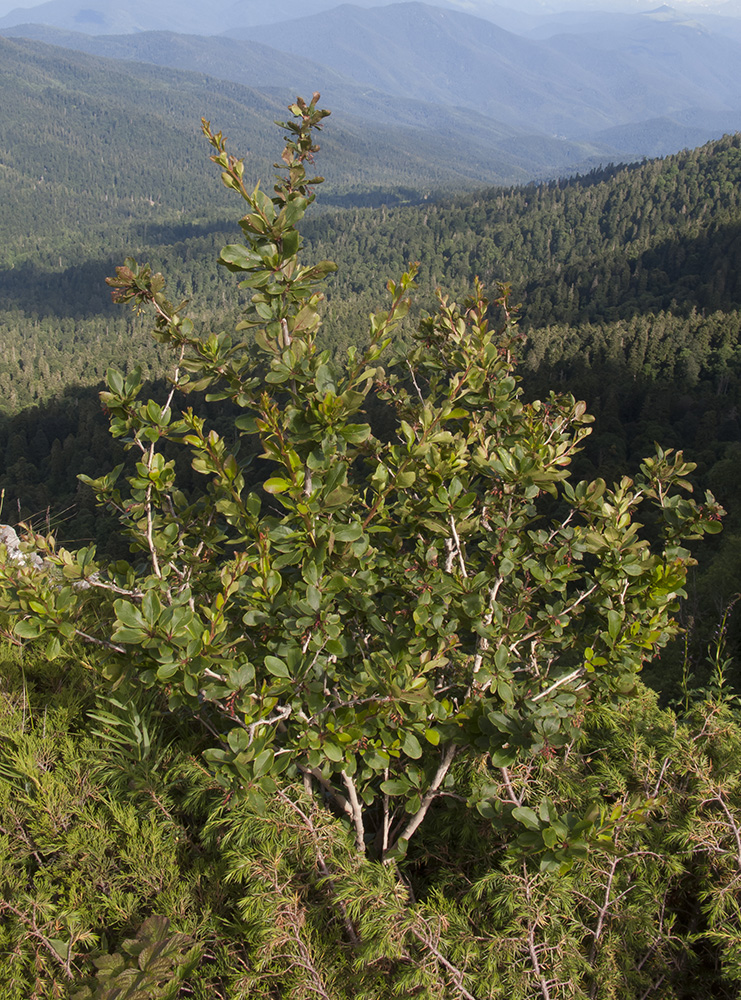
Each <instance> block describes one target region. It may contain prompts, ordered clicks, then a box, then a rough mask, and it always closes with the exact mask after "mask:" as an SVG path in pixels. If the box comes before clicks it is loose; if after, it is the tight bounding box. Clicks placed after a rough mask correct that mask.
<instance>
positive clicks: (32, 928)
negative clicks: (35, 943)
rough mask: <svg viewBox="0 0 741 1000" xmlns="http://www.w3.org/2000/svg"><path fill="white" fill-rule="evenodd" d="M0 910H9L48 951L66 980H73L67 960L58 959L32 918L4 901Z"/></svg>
mask: <svg viewBox="0 0 741 1000" xmlns="http://www.w3.org/2000/svg"><path fill="white" fill-rule="evenodd" d="M2 910H9V911H10V912H11V913H14V914H15V915H16V917H18V919H19V920H20V921H21V923H22V924H24V925H25V926H26V928H27V929H28V933H29V934H30V935H31V937H35V938H36V939H37V940H39V941H40V942H41V944H42V945H43V947H44V948H45V949H46V951H48V952H49V954H50V955H51V956H52V958H53V959H54V960H55V961H56V962H58V963H59V965H61V966H62V968H63V969H64V973H65V975H66V976H67V978H68V979H72V978H73V976H72V969H71V968H70V962H69V960H68V961H66V962H65V961H64V959H63V958H60V956H59V955H58V954H57V952H56V949H55V948H54V945H53V944H52V943H51V941H50V940H49V938H48V937H46V935H45V934H42V932H41V931H40V930H39V929H38V927H37V926H36V920H35V918H34V917H29V916H28V914H27V913H24V912H23V910H19V909H18V907H16V906H13V904H12V903H8V902H6V900H4V899H0V911H2Z"/></svg>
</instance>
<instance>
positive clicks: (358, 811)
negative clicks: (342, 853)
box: [341, 771, 365, 854]
mask: <svg viewBox="0 0 741 1000" xmlns="http://www.w3.org/2000/svg"><path fill="white" fill-rule="evenodd" d="M341 773H342V780H343V782H344V783H345V788H346V789H347V797H348V798H349V800H350V809H351V810H352V813H351V814H352V820H353V823H354V824H355V846H356V847H357V849H358V851H359V852H360V854H365V827H364V826H363V807H362V806H361V805H360V801H359V799H358V793H357V790H356V788H355V782H354V781H353V780H352V778H351V777H350V775H349V774H348V773H347V772H346V771H342V772H341Z"/></svg>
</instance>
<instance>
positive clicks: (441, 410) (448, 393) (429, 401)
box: [0, 95, 741, 1000]
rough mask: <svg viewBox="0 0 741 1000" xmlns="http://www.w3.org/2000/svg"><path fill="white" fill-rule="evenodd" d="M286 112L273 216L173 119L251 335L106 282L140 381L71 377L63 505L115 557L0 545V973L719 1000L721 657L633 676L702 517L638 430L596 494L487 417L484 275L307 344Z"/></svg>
mask: <svg viewBox="0 0 741 1000" xmlns="http://www.w3.org/2000/svg"><path fill="white" fill-rule="evenodd" d="M317 99H318V95H317V96H315V99H314V101H313V102H312V103H311V105H306V104H305V103H303V102H301V101H299V102H298V103H297V104H296V105H294V106H293V107H292V108H291V111H292V113H293V114H294V116H295V119H296V120H295V121H291V122H289V123H288V124H287V125H286V126H285V128H286V130H287V131H288V137H287V145H286V149H285V151H284V156H283V163H284V164H285V173H284V174H283V175H282V176H281V179H280V180H279V182H278V184H277V186H276V188H275V193H274V195H273V196H272V197H269V196H268V195H266V194H265V193H263V192H262V191H261V190H259V189H254V190H253V189H252V188H251V187H248V186H245V184H244V182H243V164H242V163H241V161H239V160H236V159H235V158H234V157H233V156H231V155H230V154H229V153H228V151H227V150H226V149H225V147H224V142H223V138H222V136H221V134H220V133H218V134H214V133H213V132H212V131H211V130H210V128H209V127H208V125H205V129H204V130H205V132H206V135H207V138H208V139H209V141H210V142H211V144H212V146H213V147H214V150H215V152H214V154H213V159H214V160H215V162H216V163H217V164H218V166H219V167H220V169H221V170H222V171H223V177H224V179H225V182H226V183H227V186H229V187H231V188H233V189H234V190H236V191H237V193H238V194H240V195H241V196H242V198H243V199H244V202H245V203H246V215H245V216H244V217H243V218H242V220H241V222H240V228H241V233H242V235H241V237H240V239H239V242H233V243H231V244H230V245H228V246H226V247H225V248H224V249H223V250H222V252H221V258H220V259H221V261H222V263H223V264H224V265H225V266H226V267H228V268H229V269H230V270H232V271H234V272H236V273H237V274H238V275H239V276H240V279H241V280H242V281H243V282H244V283H246V286H247V288H249V289H250V292H249V294H250V295H251V302H250V303H249V305H248V306H247V308H246V309H245V310H244V311H243V313H244V314H243V318H242V322H241V324H240V328H239V329H238V330H237V331H236V332H237V334H240V331H241V330H249V331H251V333H254V335H255V345H254V346H253V345H252V344H251V343H249V342H246V343H242V341H241V339H239V337H238V338H236V339H235V338H232V337H231V336H227V335H226V334H221V335H219V336H216V335H212V336H209V337H201V336H199V335H198V332H197V330H196V328H195V327H194V325H193V324H192V323H191V322H190V320H189V319H188V317H187V313H186V311H185V304H179V305H178V304H174V303H173V302H171V301H170V300H169V299H168V298H167V297H166V294H165V283H164V279H163V278H162V276H161V275H159V274H156V273H153V272H152V271H151V269H150V268H149V267H146V266H139V265H137V264H136V262H135V261H133V260H131V259H129V260H127V261H126V263H125V264H124V265H123V266H120V267H119V268H118V270H117V274H116V277H115V278H112V279H111V281H110V283H111V285H112V286H113V288H114V289H115V293H116V297H117V299H118V300H119V301H120V302H122V303H131V304H132V305H133V306H134V307H135V308H146V309H147V310H150V311H151V313H152V315H153V318H154V325H155V333H156V336H157V339H158V341H159V342H160V343H161V344H162V345H163V346H165V347H167V348H168V349H170V350H171V351H173V353H174V364H175V368H174V371H173V374H172V379H171V385H170V387H169V389H168V390H166V397H165V398H161V399H160V400H159V401H157V400H156V399H154V398H151V397H150V398H146V397H145V398H142V385H141V381H140V378H139V377H138V375H130V376H128V377H125V376H124V375H123V374H122V373H121V372H118V371H116V370H115V369H112V370H111V371H110V372H109V376H108V390H107V391H106V393H105V394H104V396H103V399H104V402H105V404H106V406H107V408H108V412H109V418H110V427H111V432H112V435H113V437H114V438H116V439H117V440H119V441H120V442H121V443H122V444H123V445H124V447H125V449H126V451H128V452H131V453H132V454H133V456H134V457H135V459H136V462H135V464H134V465H133V466H132V467H131V468H130V469H129V470H128V471H124V470H123V469H122V468H118V469H117V470H115V471H114V472H113V473H111V474H107V475H103V476H100V477H98V478H96V479H95V480H92V481H89V485H91V486H92V487H93V489H94V491H95V493H96V494H97V496H98V499H99V501H100V502H101V503H105V504H106V505H109V506H110V507H112V508H113V509H114V511H115V512H116V518H117V521H118V524H119V531H120V532H121V534H122V536H123V537H124V538H125V539H126V540H127V541H128V542H129V545H130V554H129V556H128V558H124V559H120V560H117V561H115V562H112V563H108V564H105V563H103V564H101V563H99V562H98V561H97V558H96V554H95V552H94V551H93V550H92V549H91V548H89V547H85V548H82V549H79V550H77V551H69V550H67V549H65V548H63V547H60V546H58V545H57V544H56V541H55V540H54V539H53V537H50V536H46V535H44V534H42V533H34V532H30V533H28V534H27V535H26V537H25V540H24V541H21V543H20V545H18V544H17V543H16V539H15V538H14V535H13V532H12V531H11V530H9V529H8V528H3V536H2V537H3V545H2V547H1V548H0V551H1V553H2V558H1V559H0V627H1V628H2V630H3V634H4V636H5V638H6V639H7V641H8V642H9V643H10V644H11V646H12V647H14V649H13V650H12V651H9V652H8V654H7V655H6V660H5V663H4V669H3V671H2V674H0V676H2V684H3V694H4V699H3V702H2V704H3V709H2V716H1V717H0V725H1V726H2V732H3V740H2V743H0V801H2V803H3V817H4V819H3V827H2V831H1V836H0V859H1V863H0V916H1V918H2V919H1V923H0V935H2V937H1V938H0V940H1V941H2V947H3V950H4V952H5V954H6V956H7V962H6V968H5V970H4V973H3V974H4V975H5V976H6V981H5V983H4V984H3V986H4V988H5V990H6V992H7V994H8V996H9V997H10V998H11V1000H15V998H16V997H17V998H18V1000H20V998H21V997H26V996H28V995H29V993H30V992H31V991H33V992H35V993H36V995H38V996H40V997H52V996H68V997H70V998H76V1000H92V998H96V1000H102V998H104V997H113V996H116V995H120V993H121V991H122V990H123V991H128V992H129V994H134V995H135V990H138V991H139V992H140V993H142V994H143V995H144V996H149V997H151V998H162V1000H164V998H165V997H167V996H170V997H173V996H176V995H180V996H183V997H184V996H188V995H195V996H200V997H203V998H204V1000H205V997H207V996H210V997H213V996H221V997H227V996H228V997H229V998H230V1000H232V998H240V997H244V998H245V1000H246V998H247V997H250V998H252V997H264V998H265V1000H268V998H270V1000H272V998H275V997H286V998H288V997H292V998H295V1000H299V998H304V997H306V996H307V995H311V994H314V995H317V996H320V997H323V998H324V1000H345V998H346V1000H361V998H364V997H366V998H368V1000H371V998H373V1000H383V998H385V997H389V998H390V997H392V996H399V995H404V996H414V995H419V996H426V997H437V998H439V1000H448V998H451V1000H452V998H457V997H464V998H466V1000H472V998H473V1000H483V998H498V997H502V998H505V997H507V998H513V1000H520V998H521V1000H525V998H532V997H533V996H536V997H537V996H540V997H542V998H543V1000H551V998H555V997H557V996H560V997H566V998H574V1000H586V998H587V997H596V996H601V995H620V996H625V997H631V998H632V997H635V998H636V1000H637V998H639V997H641V998H644V1000H647V998H649V997H657V998H658V997H662V998H667V997H668V998H677V1000H679V998H685V997H690V996H692V997H711V996H713V997H728V998H729V1000H730V997H732V996H735V995H736V994H737V992H738V983H739V980H740V979H741V966H740V965H739V957H740V956H739V949H738V942H739V938H740V937H741V931H740V929H739V926H738V912H739V911H738V892H739V889H738V873H739V867H740V866H741V856H739V824H738V820H737V816H738V811H739V805H740V803H739V798H738V796H739V779H738V759H739V757H738V743H739V735H740V734H739V722H738V709H737V703H736V701H735V700H734V699H733V698H732V697H730V696H729V693H728V690H727V680H726V676H725V664H724V659H723V657H724V642H723V637H722V636H721V637H719V639H718V641H717V643H716V647H715V654H716V660H717V662H716V669H715V671H714V675H713V683H712V686H711V690H710V692H709V696H706V697H705V698H702V697H698V696H696V695H693V693H692V692H691V691H690V689H689V685H685V688H684V692H683V694H684V701H683V703H682V705H681V714H677V713H675V712H672V711H667V710H664V711H662V710H659V709H658V708H657V706H656V700H655V697H654V696H653V695H651V694H650V693H649V692H647V691H646V690H645V689H644V688H643V687H642V686H641V684H640V682H639V681H638V679H637V676H636V675H637V672H638V671H639V670H640V668H641V666H642V664H643V663H644V662H646V661H650V660H651V659H652V658H653V657H654V656H655V655H656V654H657V652H658V651H659V650H660V649H661V648H662V647H663V646H664V645H665V644H666V642H667V641H668V639H669V638H670V636H671V635H672V634H674V633H676V631H677V628H678V626H677V621H676V611H677V601H678V598H679V597H681V596H682V593H683V587H684V584H685V581H686V576H687V572H688V570H689V568H690V567H691V565H692V558H691V555H690V552H689V550H688V548H687V547H686V543H687V542H688V541H691V540H693V539H696V538H699V537H700V536H701V535H702V534H704V533H712V534H714V533H716V532H717V530H718V528H719V518H720V517H721V515H722V511H721V510H720V508H719V507H718V505H717V504H716V503H715V501H714V500H713V498H712V496H711V495H709V494H708V495H705V497H704V500H699V499H693V498H692V497H691V496H690V493H689V486H690V484H689V483H688V481H687V475H688V474H689V473H690V472H691V471H692V469H691V467H690V466H688V465H687V464H686V463H685V462H684V460H683V459H682V457H681V456H680V455H676V454H674V453H672V452H668V451H663V450H661V449H657V450H656V451H655V453H654V455H653V457H650V458H646V459H645V460H644V461H643V462H642V463H641V465H640V468H639V469H637V470H636V472H635V479H634V480H631V479H627V478H625V479H622V480H621V481H620V482H618V483H615V484H613V485H608V484H607V483H605V482H604V481H603V480H600V479H596V480H592V481H588V480H583V481H580V482H577V479H576V477H574V476H572V475H571V474H570V468H569V467H570V465H571V459H572V457H574V456H575V455H576V454H577V452H578V450H579V447H580V444H581V442H582V441H583V439H584V437H585V435H586V433H587V430H588V425H589V423H590V420H591V418H589V417H588V416H587V414H586V413H585V407H584V404H582V403H578V402H577V401H576V400H575V399H574V397H573V396H571V395H570V394H568V393H554V392H551V393H549V394H548V395H544V396H543V397H542V398H541V399H538V400H531V401H528V399H527V398H526V397H525V396H524V394H523V392H522V389H521V387H520V386H519V385H518V382H517V379H516V377H515V372H516V362H515V359H514V353H515V351H516V350H517V347H518V345H519V344H520V343H521V335H520V334H519V332H518V331H517V328H516V326H515V325H514V323H513V319H512V315H511V312H510V311H509V309H508V299H507V295H506V291H505V290H504V289H501V296H500V299H499V300H498V301H497V302H495V303H492V304H491V306H492V308H490V307H489V306H490V304H489V303H488V302H487V301H486V300H485V299H484V297H483V291H482V289H481V287H480V286H479V287H477V288H476V289H475V296H474V298H472V299H470V300H468V301H466V302H465V303H463V304H461V306H458V305H456V304H455V303H453V302H452V300H451V299H449V298H446V297H442V298H441V299H440V300H439V303H438V307H437V310H436V312H435V314H434V315H432V316H430V317H429V318H427V319H425V320H423V322H422V323H421V324H420V325H419V327H418V329H417V331H416V333H415V334H414V336H413V338H412V346H411V349H408V348H407V347H406V345H405V344H404V342H402V343H401V344H400V345H399V346H400V348H401V350H399V351H397V352H395V353H391V354H390V353H389V348H390V346H391V345H390V340H391V337H390V334H391V333H392V331H393V329H394V327H395V326H396V324H398V322H399V321H400V320H401V318H402V317H403V316H404V314H405V312H406V311H407V309H408V305H407V299H408V296H409V294H410V293H411V292H412V285H413V274H412V273H406V274H404V276H403V277H402V278H401V280H400V281H398V282H397V283H393V282H391V283H390V284H389V289H388V291H389V293H390V301H389V302H388V306H387V308H386V309H385V310H384V311H382V312H378V313H376V314H374V315H373V316H372V317H371V321H370V336H369V338H368V343H367V346H366V347H359V348H352V349H351V350H350V351H349V352H348V355H347V358H346V360H345V362H344V363H342V362H340V361H339V360H336V359H333V358H332V356H331V353H330V352H329V351H328V350H324V351H323V350H321V348H320V346H319V345H318V343H317V338H316V332H317V329H318V327H319V323H320V315H319V311H318V309H319V304H320V298H319V295H318V291H319V289H320V287H321V285H322V282H323V279H324V277H325V276H326V275H327V274H328V273H330V272H331V271H332V269H333V267H334V265H332V264H331V263H329V262H326V261H325V262H322V263H314V264H311V263H309V264H304V262H303V258H302V257H301V250H302V247H301V237H300V235H299V233H298V231H297V229H296V225H297V223H298V222H299V221H300V220H301V218H302V216H303V214H304V212H305V211H306V209H307V208H308V207H309V204H310V203H311V201H312V200H313V195H312V194H311V193H310V191H309V189H308V186H309V183H310V182H309V180H308V179H307V176H306V173H305V166H306V163H307V159H308V158H309V157H310V155H311V154H313V153H314V152H316V148H315V146H313V144H312V143H313V138H312V133H313V131H314V130H316V129H317V128H318V127H319V126H320V125H321V122H322V120H323V118H324V117H325V115H326V113H325V112H322V111H321V110H319V109H318V108H317V107H316V100H317ZM382 360H383V361H384V362H385V364H384V367H381V365H380V364H379V362H380V361H382ZM203 389H207V390H208V391H209V393H210V396H211V398H213V399H214V400H215V401H219V400H221V401H222V402H226V401H229V402H230V403H231V407H232V409H231V412H230V413H229V414H228V417H229V421H228V425H227V426H228V432H227V433H220V432H219V431H217V430H216V429H215V428H213V427H211V425H210V422H208V421H206V420H205V418H203V417H202V415H201V414H200V412H199V411H200V405H198V404H197V401H198V397H197V395H196V396H194V395H192V393H193V392H195V393H197V392H199V391H201V390H203ZM181 392H182V393H185V394H186V396H189V398H190V400H191V401H195V402H196V404H197V410H195V411H194V410H190V409H182V410H180V412H178V411H177V410H176V409H175V407H176V400H177V399H178V398H179V394H180V393H181ZM366 404H367V407H368V410H369V412H370V414H371V420H372V421H373V423H374V424H375V426H373V425H372V423H371V422H369V420H368V414H366V413H365V407H366ZM177 405H179V404H177ZM171 449H175V450H179V451H181V452H184V453H185V454H186V456H187V457H188V459H189V460H190V466H191V469H192V470H193V471H195V473H196V474H197V475H198V476H200V477H202V482H204V483H206V484H207V485H206V488H205V489H203V488H202V489H198V490H192V489H191V487H190V484H189V483H188V482H187V481H186V482H184V481H182V480H181V478H180V473H179V471H178V468H177V464H176V462H175V461H174V460H173V459H171V458H170V457H169V456H170V454H171ZM256 453H262V455H261V457H262V458H263V459H267V470H266V471H267V477H268V478H264V477H260V480H261V482H258V481H257V480H255V479H254V477H253V475H252V466H253V464H254V457H255V454H256ZM639 515H640V521H639V520H638V517H639ZM641 522H645V525H644V523H641ZM63 679H64V680H63ZM70 679H73V680H74V684H73V685H70V684H69V683H68V682H69V680H70ZM64 681H66V682H67V683H65V682H64ZM6 817H7V818H6ZM81 817H82V818H83V819H84V824H85V828H86V829H89V831H90V834H89V836H87V837H86V836H84V835H83V828H82V827H81V824H80V818H81ZM91 837H92V844H91V840H90V838H91ZM143 857H146V859H147V865H146V869H145V868H144V867H143V865H142V858H143Z"/></svg>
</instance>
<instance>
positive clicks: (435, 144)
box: [2, 25, 626, 187]
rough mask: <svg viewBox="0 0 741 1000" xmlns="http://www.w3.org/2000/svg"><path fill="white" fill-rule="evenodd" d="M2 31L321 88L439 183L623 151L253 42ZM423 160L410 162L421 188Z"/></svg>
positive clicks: (283, 90)
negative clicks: (368, 80)
mask: <svg viewBox="0 0 741 1000" xmlns="http://www.w3.org/2000/svg"><path fill="white" fill-rule="evenodd" d="M2 34H4V35H5V36H6V37H31V38H35V39H37V40H40V41H45V42H48V43H53V44H56V45H61V46H64V47H65V48H70V49H75V50H77V51H81V52H87V53H90V54H93V55H98V56H104V57H107V58H116V59H123V60H127V61H128V60H137V61H140V62H144V63H152V64H154V65H158V66H169V67H172V68H174V69H187V70H190V71H197V72H199V73H205V74H209V75H211V76H213V77H218V78H221V79H228V80H232V81H234V82H236V83H240V84H244V85H246V86H249V87H252V88H255V89H256V90H259V91H260V92H262V93H267V94H270V95H271V98H273V99H276V100H279V101H280V102H282V103H283V104H285V103H287V102H288V101H289V100H292V99H293V98H294V97H295V95H296V93H303V94H309V93H311V92H313V91H314V90H319V91H321V94H322V100H323V103H325V104H326V106H327V107H330V108H332V111H333V115H334V121H335V122H338V123H340V124H342V125H343V127H344V128H347V129H348V130H349V133H350V134H353V135H356V134H357V135H358V139H357V141H363V140H362V139H361V138H360V132H361V127H362V123H363V122H375V123H377V125H378V127H380V126H381V125H382V126H383V134H384V137H385V140H386V142H387V143H393V144H394V145H397V146H398V147H399V148H400V149H406V150H407V151H408V156H409V157H410V163H411V162H413V161H416V160H417V158H418V157H419V156H420V154H422V152H423V151H424V150H430V153H431V157H432V162H435V163H436V164H437V165H440V164H445V165H446V167H447V168H448V173H447V177H448V181H446V182H445V183H446V184H447V183H449V182H450V180H451V179H452V178H453V177H454V176H458V178H459V179H460V181H461V182H464V183H466V184H468V183H469V182H475V181H476V180H477V179H479V180H480V182H482V183H483V182H484V181H485V180H486V182H492V181H496V182H502V183H508V182H517V181H526V180H530V179H533V178H542V177H545V176H553V175H563V174H565V173H572V172H574V171H584V170H588V169H590V168H591V167H592V166H595V165H596V164H598V163H600V162H605V161H607V160H615V159H619V158H620V157H621V156H623V157H624V156H625V155H626V154H625V153H624V152H623V151H622V150H620V149H619V148H618V147H615V146H613V145H611V144H609V143H604V142H601V141H598V142H575V141H570V140H565V139H557V138H554V137H551V136H546V135H539V134H533V133H532V132H528V131H527V130H526V129H523V128H517V127H515V126H513V125H504V124H502V123H501V122H498V121H497V120H496V118H494V117H493V116H487V117H486V118H482V116H481V115H480V114H476V113H474V112H473V111H469V110H466V109H461V108H456V107H452V106H441V105H439V104H433V103H430V102H426V101H418V100H410V99H408V98H403V97H396V96H391V95H389V94H387V93H384V92H383V91H379V90H375V89H373V88H369V87H368V86H362V85H360V84H358V83H356V82H354V81H353V80H350V79H348V78H347V77H344V76H342V75H341V74H339V73H337V72H336V71H334V70H331V69H328V68H327V67H324V66H321V65H319V64H318V63H314V62H312V61H311V60H308V59H305V58H303V57H301V56H294V55H291V54H287V53H285V52H280V51H278V50H276V49H273V48H270V47H269V46H266V45H263V44H261V43H259V42H254V41H243V40H238V39H231V38H226V37H208V38H203V37H197V36H187V35H177V34H174V33H171V32H140V33H137V34H129V35H112V36H107V35H95V36H91V35H83V34H80V33H73V32H65V31H62V30H61V29H56V28H48V27H46V26H43V25H24V26H19V27H15V28H5V29H2ZM429 175H430V169H429V166H423V167H421V168H420V174H419V183H420V185H421V186H423V187H424V186H425V185H426V183H427V182H426V181H425V180H424V178H425V177H429Z"/></svg>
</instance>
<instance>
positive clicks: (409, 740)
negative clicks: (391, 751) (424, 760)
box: [401, 733, 422, 760]
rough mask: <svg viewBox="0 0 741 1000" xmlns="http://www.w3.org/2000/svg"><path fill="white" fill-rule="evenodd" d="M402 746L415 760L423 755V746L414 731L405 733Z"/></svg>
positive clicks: (408, 755)
mask: <svg viewBox="0 0 741 1000" xmlns="http://www.w3.org/2000/svg"><path fill="white" fill-rule="evenodd" d="M401 748H402V750H403V751H404V753H405V754H406V755H407V757H411V758H412V759H413V760H418V759H419V758H420V757H421V756H422V747H421V746H420V743H419V740H418V739H417V737H416V736H415V735H414V733H404V735H403V736H402V740H401Z"/></svg>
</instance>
